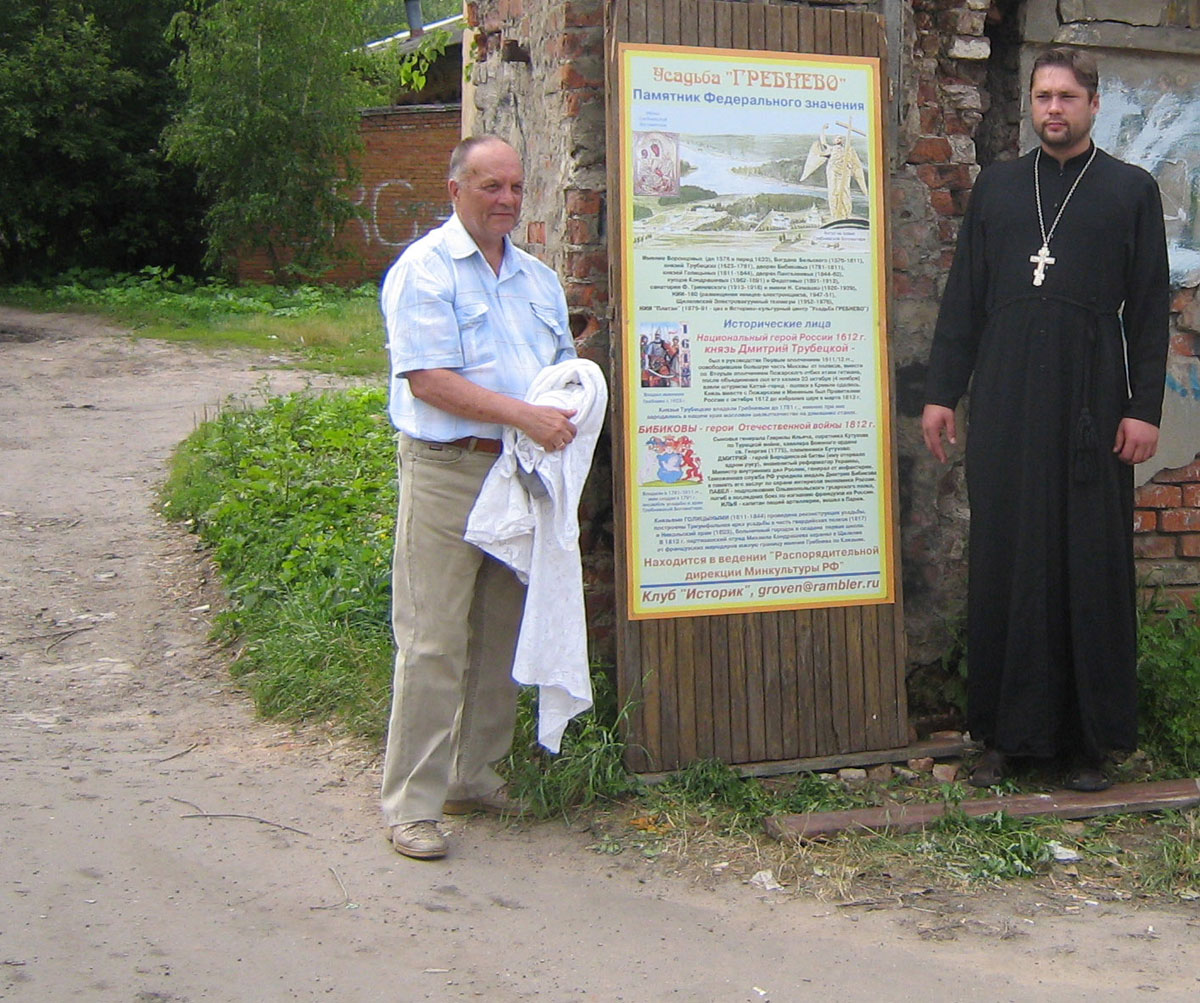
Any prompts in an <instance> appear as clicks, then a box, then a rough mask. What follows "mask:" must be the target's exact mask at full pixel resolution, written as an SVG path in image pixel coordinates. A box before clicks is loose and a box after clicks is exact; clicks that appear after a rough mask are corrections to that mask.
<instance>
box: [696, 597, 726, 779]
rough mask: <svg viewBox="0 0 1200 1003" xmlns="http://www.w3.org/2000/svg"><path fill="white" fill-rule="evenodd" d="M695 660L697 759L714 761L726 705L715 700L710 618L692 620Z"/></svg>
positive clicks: (711, 621) (702, 617)
mask: <svg viewBox="0 0 1200 1003" xmlns="http://www.w3.org/2000/svg"><path fill="white" fill-rule="evenodd" d="M692 623H693V628H692V631H691V634H692V660H693V662H694V663H695V666H696V668H695V673H694V678H695V683H696V689H695V715H696V758H697V759H712V758H713V757H714V756H716V755H717V743H716V735H715V731H716V722H715V719H714V715H715V714H716V713H717V712H718V710H719V711H720V713H722V714H724V713H725V711H726V705H725V704H720V705H718V704H717V702H716V701H715V700H714V699H713V649H712V623H713V618H712V617H708V616H700V617H696V619H695V620H693V621H692Z"/></svg>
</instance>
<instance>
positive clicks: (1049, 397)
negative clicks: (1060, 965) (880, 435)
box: [921, 47, 1169, 790]
mask: <svg viewBox="0 0 1200 1003" xmlns="http://www.w3.org/2000/svg"><path fill="white" fill-rule="evenodd" d="M1098 79H1099V78H1098V74H1097V71H1096V63H1095V60H1094V59H1093V58H1092V57H1091V56H1090V55H1089V54H1088V53H1086V52H1084V51H1082V50H1074V49H1071V48H1067V47H1060V48H1055V49H1050V50H1048V51H1047V52H1044V53H1043V54H1041V55H1040V56H1039V57H1038V58H1037V59H1036V61H1035V62H1034V66H1033V73H1032V77H1031V81H1030V98H1031V103H1032V120H1033V127H1034V130H1035V132H1036V133H1037V134H1038V136H1039V137H1040V139H1041V144H1040V146H1038V147H1037V148H1036V149H1034V150H1033V151H1031V152H1030V153H1028V154H1026V155H1025V156H1023V157H1021V158H1019V159H1017V160H1012V161H1007V162H1001V163H996V164H993V165H992V166H990V167H988V168H987V169H986V170H984V171H983V173H982V174H980V176H979V178H978V180H977V182H976V184H975V187H974V190H973V192H972V194H971V202H970V206H969V208H968V210H967V213H966V216H965V217H964V219H963V223H962V229H961V231H960V233H959V238H958V247H957V250H956V252H955V256H954V262H953V265H952V266H951V269H950V275H949V279H948V281H947V285H946V291H945V294H944V297H943V299H942V304H941V312H940V314H939V316H938V322H937V327H936V329H935V332H934V339H933V350H932V354H931V357H930V363H929V380H928V385H927V390H926V401H927V402H928V403H927V404H926V406H925V410H924V414H923V415H922V419H921V425H922V431H923V434H924V437H925V444H926V445H927V446H928V448H929V450H930V451H931V452H932V453H933V455H934V456H935V457H936V458H937V459H938V460H939V461H941V462H945V459H946V446H945V443H946V441H948V442H950V443H954V442H955V441H956V430H955V412H954V408H955V406H956V405H957V404H958V401H959V398H960V397H962V396H963V394H964V393H966V391H967V389H968V383H969V384H970V396H969V421H970V429H969V431H970V434H969V436H968V438H967V447H966V450H967V452H966V464H967V465H966V472H967V491H968V497H969V499H970V505H971V529H970V555H969V559H970V574H969V587H968V599H967V657H968V685H967V719H968V727H969V729H970V731H971V735H972V736H973V737H974V738H976V739H979V740H981V741H982V742H983V743H984V745H985V747H986V751H985V753H984V755H983V756H982V757H981V759H980V760H979V761H978V763H977V764H976V766H975V768H974V770H973V771H972V773H971V777H970V781H971V783H972V784H974V785H975V786H979V787H987V786H991V785H993V784H995V783H997V782H998V781H999V780H1000V779H1001V778H1002V777H1003V776H1004V774H1005V770H1006V769H1007V768H1008V765H1009V763H1008V760H1009V758H1010V757H1037V758H1050V757H1058V758H1061V759H1063V760H1065V761H1066V762H1067V763H1068V764H1069V767H1068V773H1067V778H1066V786H1068V787H1070V788H1072V789H1075V790H1103V789H1104V788H1105V787H1107V786H1108V785H1109V783H1110V781H1109V779H1108V778H1107V776H1106V774H1105V772H1104V767H1105V764H1106V760H1107V757H1108V755H1109V753H1110V752H1113V751H1117V750H1131V749H1133V748H1135V747H1136V744H1137V678H1136V659H1137V650H1136V649H1137V625H1136V611H1135V582H1134V564H1133V465H1134V464H1136V463H1141V462H1143V461H1145V460H1148V459H1149V458H1150V457H1152V456H1153V455H1154V452H1155V449H1156V448H1157V445H1158V423H1159V420H1160V417H1161V411H1162V398H1163V382H1164V372H1165V365H1166V355H1167V342H1168V311H1169V279H1168V269H1167V253H1166V241H1165V238H1164V231H1163V213H1162V204H1161V200H1160V197H1159V192H1158V186H1157V184H1156V183H1155V181H1154V179H1153V178H1152V177H1151V176H1150V175H1149V174H1148V173H1146V171H1144V170H1142V169H1141V168H1139V167H1134V166H1132V165H1130V164H1126V163H1123V162H1122V161H1120V160H1117V159H1115V158H1114V157H1111V156H1109V155H1108V154H1106V153H1104V152H1103V151H1102V150H1099V149H1097V148H1096V146H1095V144H1094V143H1093V142H1092V140H1091V129H1092V123H1093V121H1094V120H1095V116H1096V113H1097V111H1098V110H1099V108H1100V99H1099V96H1098V94H1097V83H1098Z"/></svg>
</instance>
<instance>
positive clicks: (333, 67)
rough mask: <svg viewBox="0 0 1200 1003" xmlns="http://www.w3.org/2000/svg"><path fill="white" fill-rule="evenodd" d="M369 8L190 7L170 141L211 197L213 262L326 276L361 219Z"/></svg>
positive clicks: (232, 2)
mask: <svg viewBox="0 0 1200 1003" xmlns="http://www.w3.org/2000/svg"><path fill="white" fill-rule="evenodd" d="M367 9H368V4H367V3H366V2H365V0H216V2H205V0H193V5H192V7H191V9H190V10H189V11H186V12H184V13H181V14H179V15H177V17H176V19H175V21H174V31H175V34H176V37H178V38H179V39H180V40H181V41H182V42H183V43H184V45H185V46H186V52H185V54H184V55H183V56H181V57H180V59H179V61H178V62H177V64H176V69H177V73H178V76H179V80H180V82H181V83H182V85H183V87H184V90H185V92H186V95H187V97H186V101H185V103H184V105H183V108H182V110H181V112H180V114H179V116H178V118H177V119H176V120H175V121H174V122H173V123H172V124H171V125H170V127H169V128H168V129H167V131H166V133H165V134H164V138H165V141H166V146H167V150H168V152H169V156H170V157H171V159H172V160H174V161H177V162H179V163H183V164H188V165H190V166H192V167H194V168H195V169H196V171H197V173H198V175H199V179H200V184H201V187H202V190H203V191H204V193H205V194H206V195H207V196H208V199H209V204H208V212H207V215H206V217H205V224H206V228H207V231H208V253H207V258H206V260H207V261H208V262H209V263H210V264H213V265H228V264H229V263H230V262H231V260H232V258H233V256H234V255H235V254H236V253H238V252H239V251H245V250H248V249H251V248H263V249H265V250H266V251H267V252H268V255H269V256H270V259H271V261H272V264H273V267H274V269H275V272H276V274H277V275H287V274H291V275H304V274H311V273H314V272H319V271H320V270H321V268H322V267H323V266H324V265H325V264H327V263H328V261H329V259H330V255H331V254H332V251H333V237H334V234H335V233H336V231H337V228H338V227H339V226H341V225H342V224H344V223H346V222H347V221H348V220H350V219H353V218H354V217H355V216H356V214H357V211H356V209H355V206H354V205H353V203H352V202H351V201H350V195H351V193H352V190H353V185H354V183H355V182H356V181H357V172H356V170H355V167H354V159H353V154H354V153H355V152H356V151H357V150H358V149H359V146H360V141H359V138H358V124H359V109H361V108H362V107H364V106H366V105H368V104H371V103H372V102H373V101H376V100H378V95H379V92H378V91H377V89H376V87H375V85H374V84H373V82H372V73H373V70H372V68H371V60H372V59H373V58H374V57H372V56H371V55H370V54H368V53H367V52H365V51H364V50H363V49H362V48H361V43H362V42H363V40H364V39H365V37H366V27H365V25H366V11H367Z"/></svg>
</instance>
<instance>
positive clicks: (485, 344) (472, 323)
mask: <svg viewBox="0 0 1200 1003" xmlns="http://www.w3.org/2000/svg"><path fill="white" fill-rule="evenodd" d="M488 311H489V308H488V304H487V301H486V300H473V299H468V300H458V301H457V302H455V304H454V320H455V322H456V323H457V324H458V336H459V340H460V342H461V343H462V350H463V364H464V366H465V368H467V369H472V368H476V367H478V366H480V365H483V364H486V363H489V362H494V361H495V358H496V352H495V347H494V346H493V345H492V343H491V338H490V337H488V330H489V323H488Z"/></svg>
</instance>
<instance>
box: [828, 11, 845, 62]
mask: <svg viewBox="0 0 1200 1003" xmlns="http://www.w3.org/2000/svg"><path fill="white" fill-rule="evenodd" d="M847 42H848V40H847V37H846V12H845V11H844V10H831V11H830V12H829V51H830V52H833V53H836V54H837V55H839V56H844V55H846V54H847V53H849V51H850V49H849V48H848V45H847Z"/></svg>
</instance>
